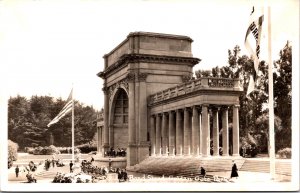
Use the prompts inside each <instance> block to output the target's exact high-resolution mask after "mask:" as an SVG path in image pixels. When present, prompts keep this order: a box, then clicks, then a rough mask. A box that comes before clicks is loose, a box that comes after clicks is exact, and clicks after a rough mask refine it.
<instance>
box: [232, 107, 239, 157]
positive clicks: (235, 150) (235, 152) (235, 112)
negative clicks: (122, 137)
mask: <svg viewBox="0 0 300 193" xmlns="http://www.w3.org/2000/svg"><path fill="white" fill-rule="evenodd" d="M232 122H233V123H232V124H233V128H232V137H233V139H232V142H233V144H232V145H233V152H232V156H239V141H240V137H239V105H234V106H233V120H232Z"/></svg>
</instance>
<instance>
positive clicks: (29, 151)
mask: <svg viewBox="0 0 300 193" xmlns="http://www.w3.org/2000/svg"><path fill="white" fill-rule="evenodd" d="M24 150H25V153H29V154H33V151H34V148H33V147H25V149H24Z"/></svg>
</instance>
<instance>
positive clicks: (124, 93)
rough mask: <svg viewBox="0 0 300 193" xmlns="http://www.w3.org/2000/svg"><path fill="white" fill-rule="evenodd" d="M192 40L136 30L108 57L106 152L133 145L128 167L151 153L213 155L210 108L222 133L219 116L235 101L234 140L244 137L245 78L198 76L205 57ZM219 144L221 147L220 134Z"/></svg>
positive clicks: (105, 93) (104, 74) (106, 69)
mask: <svg viewBox="0 0 300 193" xmlns="http://www.w3.org/2000/svg"><path fill="white" fill-rule="evenodd" d="M191 43H192V39H191V38H189V37H187V36H178V35H169V34H159V33H147V32H134V33H130V34H129V35H128V36H127V38H126V39H125V40H124V41H123V42H122V43H121V44H120V45H118V46H117V47H116V48H115V49H113V50H112V51H111V52H110V53H108V54H106V55H104V61H105V65H104V70H103V71H102V72H100V73H98V76H99V77H101V78H103V80H104V85H103V92H104V113H103V116H104V124H103V132H102V135H103V143H102V144H101V145H102V151H105V150H107V149H108V148H109V147H117V146H120V145H123V146H124V144H127V147H126V148H127V166H133V165H135V164H137V163H140V162H141V161H142V160H144V159H145V158H147V157H148V156H149V155H168V156H169V155H175V154H176V155H182V154H184V155H191V154H193V155H205V156H206V155H207V156H209V150H208V148H209V147H210V144H209V141H210V140H209V136H210V133H209V132H210V129H209V126H210V123H209V116H210V114H211V113H209V111H210V110H213V112H214V114H212V116H213V117H214V126H213V127H214V129H213V131H214V136H218V132H219V128H218V125H219V124H218V114H219V112H221V109H222V112H223V110H224V109H226V108H227V107H231V106H233V105H235V106H234V110H233V114H234V117H233V124H234V137H233V140H234V141H235V142H236V140H238V110H236V109H237V106H236V105H238V104H239V101H238V100H239V99H238V96H239V94H240V92H241V88H240V86H239V80H232V79H221V78H202V79H197V80H192V74H193V71H192V70H193V66H194V65H196V64H197V63H199V62H200V59H198V58H194V57H193V55H192V52H191ZM120 101H122V102H120ZM126 101H128V103H127V102H126ZM119 103H120V104H119ZM121 103H122V104H121ZM126 104H127V106H126ZM215 109H217V111H216V110H215ZM226 112H227V111H226V110H225V111H224V113H222V115H221V116H222V118H223V117H224V123H222V125H226V120H227V122H228V112H227V113H226ZM120 116H121V118H120ZM226 116H227V117H226ZM227 124H228V123H227ZM225 130H226V129H225ZM225 132H226V131H225ZM125 133H127V136H126V134H125ZM118 140H122V143H120V142H117V141H118ZM226 140H228V137H227V138H224V141H225V144H226ZM124 141H125V142H124ZM200 141H202V143H201V144H200ZM204 142H205V143H204ZM214 143H215V144H217V145H216V148H218V141H217V140H216V138H214ZM236 143H237V144H235V145H234V154H235V153H236V149H235V148H236V147H237V146H238V141H237V142H236ZM223 144H224V143H223ZM227 148H228V149H229V147H227Z"/></svg>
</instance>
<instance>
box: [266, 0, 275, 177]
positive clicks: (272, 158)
mask: <svg viewBox="0 0 300 193" xmlns="http://www.w3.org/2000/svg"><path fill="white" fill-rule="evenodd" d="M268 63H269V159H270V176H271V179H272V180H274V179H275V139H274V137H275V132H274V101H273V62H272V46H271V7H270V6H268Z"/></svg>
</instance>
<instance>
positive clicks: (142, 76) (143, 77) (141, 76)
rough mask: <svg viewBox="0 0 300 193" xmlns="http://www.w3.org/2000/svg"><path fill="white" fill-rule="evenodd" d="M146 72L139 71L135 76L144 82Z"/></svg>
mask: <svg viewBox="0 0 300 193" xmlns="http://www.w3.org/2000/svg"><path fill="white" fill-rule="evenodd" d="M147 76H148V73H139V74H138V76H137V78H138V81H140V82H145V81H146V79H147Z"/></svg>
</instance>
